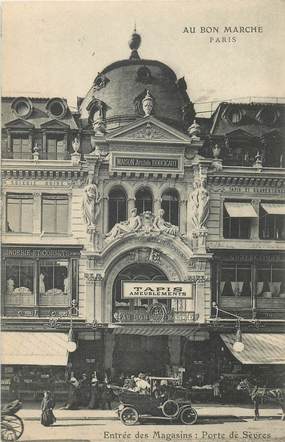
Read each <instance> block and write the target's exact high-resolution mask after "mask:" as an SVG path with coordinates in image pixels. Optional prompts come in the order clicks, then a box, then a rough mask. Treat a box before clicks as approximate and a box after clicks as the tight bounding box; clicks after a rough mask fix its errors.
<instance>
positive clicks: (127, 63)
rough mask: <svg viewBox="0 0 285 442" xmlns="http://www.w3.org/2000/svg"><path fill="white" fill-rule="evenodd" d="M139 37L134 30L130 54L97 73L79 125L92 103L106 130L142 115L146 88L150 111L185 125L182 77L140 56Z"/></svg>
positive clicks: (187, 108) (188, 111)
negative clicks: (101, 116)
mask: <svg viewBox="0 0 285 442" xmlns="http://www.w3.org/2000/svg"><path fill="white" fill-rule="evenodd" d="M140 41H141V38H140V36H139V34H137V33H136V32H134V33H133V34H132V37H131V40H130V42H129V46H130V48H131V56H130V58H129V59H126V60H120V61H116V62H114V63H112V64H110V65H108V66H107V67H105V68H104V69H103V70H102V72H100V73H98V75H97V76H96V78H95V80H94V83H93V86H92V87H91V89H90V90H89V92H88V93H87V95H86V97H85V98H84V100H83V101H82V103H81V106H80V114H81V121H82V124H83V126H85V127H86V126H87V125H88V120H89V123H90V119H92V115H91V109H92V107H93V108H94V106H95V108H97V109H98V108H100V109H101V111H102V109H103V112H104V119H105V120H106V125H107V130H111V129H115V128H117V127H118V126H122V125H125V124H128V123H129V122H131V121H134V120H136V119H138V118H141V117H143V116H144V112H143V108H142V100H143V98H144V97H145V95H146V93H147V91H149V94H150V96H151V97H152V99H153V109H152V115H154V116H155V117H156V118H158V119H159V120H161V121H164V122H165V123H167V124H169V125H172V126H174V127H176V128H178V129H180V130H181V129H183V128H184V129H186V128H187V127H189V124H190V123H191V122H192V121H193V117H194V111H193V106H192V103H191V102H190V99H189V97H188V95H187V92H186V89H187V86H186V82H185V80H184V78H182V79H180V80H177V77H176V75H175V73H174V71H173V70H172V69H171V68H170V67H168V66H167V65H166V64H164V63H161V62H159V61H157V60H146V59H141V58H140V57H139V55H138V52H137V49H138V48H139V45H140ZM186 120H188V121H186Z"/></svg>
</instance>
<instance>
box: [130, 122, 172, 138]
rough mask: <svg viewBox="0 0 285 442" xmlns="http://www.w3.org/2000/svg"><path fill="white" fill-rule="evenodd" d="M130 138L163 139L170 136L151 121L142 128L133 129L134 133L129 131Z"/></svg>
mask: <svg viewBox="0 0 285 442" xmlns="http://www.w3.org/2000/svg"><path fill="white" fill-rule="evenodd" d="M128 138H133V139H139V140H141V139H144V140H163V139H167V138H168V137H167V136H166V134H165V133H164V132H163V131H161V130H159V129H158V128H157V127H154V126H153V125H152V124H151V123H147V124H146V125H145V126H143V127H142V128H141V129H139V130H136V131H133V132H132V133H131V132H129V133H128Z"/></svg>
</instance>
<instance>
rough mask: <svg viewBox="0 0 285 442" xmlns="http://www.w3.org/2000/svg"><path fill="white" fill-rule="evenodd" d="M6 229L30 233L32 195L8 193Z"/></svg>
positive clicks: (31, 226) (31, 227) (31, 228)
mask: <svg viewBox="0 0 285 442" xmlns="http://www.w3.org/2000/svg"><path fill="white" fill-rule="evenodd" d="M6 231H7V232H16V233H32V231H33V197H32V195H24V194H22V195H19V194H8V196H7V216H6Z"/></svg>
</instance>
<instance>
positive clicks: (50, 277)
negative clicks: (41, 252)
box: [39, 260, 70, 295]
mask: <svg viewBox="0 0 285 442" xmlns="http://www.w3.org/2000/svg"><path fill="white" fill-rule="evenodd" d="M69 280H70V278H69V271H68V261H61V260H46V261H40V271H39V293H40V295H49V294H51V295H56V294H63V293H64V294H66V295H67V294H69V293H70V281H69Z"/></svg>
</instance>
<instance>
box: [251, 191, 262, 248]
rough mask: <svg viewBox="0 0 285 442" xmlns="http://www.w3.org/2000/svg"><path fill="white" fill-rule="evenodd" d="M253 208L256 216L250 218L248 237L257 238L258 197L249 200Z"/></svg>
mask: <svg viewBox="0 0 285 442" xmlns="http://www.w3.org/2000/svg"><path fill="white" fill-rule="evenodd" d="M251 204H252V206H253V208H254V210H255V211H256V213H257V218H251V229H250V239H255V240H258V239H259V205H260V199H254V200H252V201H251Z"/></svg>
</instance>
